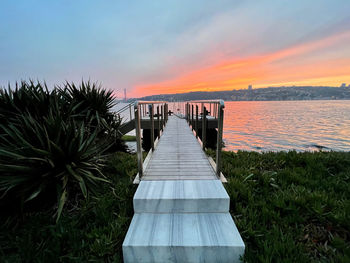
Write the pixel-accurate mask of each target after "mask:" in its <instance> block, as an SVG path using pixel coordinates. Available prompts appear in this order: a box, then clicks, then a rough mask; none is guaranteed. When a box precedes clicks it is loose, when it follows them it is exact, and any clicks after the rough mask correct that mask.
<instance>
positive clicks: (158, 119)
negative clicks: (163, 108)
mask: <svg viewBox="0 0 350 263" xmlns="http://www.w3.org/2000/svg"><path fill="white" fill-rule="evenodd" d="M157 121H158V139H159V138H160V116H159V105H158V106H157Z"/></svg>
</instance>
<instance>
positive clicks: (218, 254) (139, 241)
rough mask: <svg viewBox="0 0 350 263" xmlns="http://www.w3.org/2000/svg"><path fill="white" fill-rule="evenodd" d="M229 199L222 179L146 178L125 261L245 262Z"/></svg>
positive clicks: (126, 242) (127, 239) (125, 247)
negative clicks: (150, 179) (242, 257)
mask: <svg viewBox="0 0 350 263" xmlns="http://www.w3.org/2000/svg"><path fill="white" fill-rule="evenodd" d="M229 203H230V199H229V196H228V195H227V193H226V191H225V188H224V187H223V185H222V183H221V181H220V180H173V181H171V180H162V181H141V182H140V185H139V187H138V189H137V191H136V193H135V196H134V210H135V215H134V217H133V219H132V222H131V225H130V227H129V230H128V233H127V235H126V237H125V240H124V243H123V256H124V262H126V263H129V262H159V263H165V262H181V263H185V262H211V263H212V262H240V256H242V255H243V254H244V249H245V245H244V243H243V240H242V238H241V236H240V234H239V232H238V230H237V228H236V226H235V223H234V221H233V220H232V217H231V215H230V214H229Z"/></svg>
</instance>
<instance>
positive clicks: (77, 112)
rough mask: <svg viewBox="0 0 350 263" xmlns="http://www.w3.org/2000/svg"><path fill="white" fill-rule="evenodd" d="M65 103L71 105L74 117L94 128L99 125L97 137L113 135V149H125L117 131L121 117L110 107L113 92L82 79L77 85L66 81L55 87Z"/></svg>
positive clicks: (112, 100)
mask: <svg viewBox="0 0 350 263" xmlns="http://www.w3.org/2000/svg"><path fill="white" fill-rule="evenodd" d="M57 90H58V93H59V94H60V96H61V97H62V99H63V100H64V101H65V103H66V104H67V105H71V106H72V109H73V111H72V116H74V119H76V120H80V121H85V122H86V123H88V124H89V126H90V127H91V128H92V129H94V128H96V127H99V134H98V138H103V137H104V136H108V137H113V143H112V145H111V148H110V149H112V150H113V151H126V150H127V147H126V145H125V143H124V141H123V140H122V139H121V136H122V135H121V134H120V133H119V132H118V131H119V127H120V125H121V119H117V118H115V116H114V114H113V113H112V108H113V106H114V105H115V104H116V100H115V98H114V97H113V92H112V91H110V90H105V89H102V87H101V86H100V85H98V84H97V83H92V82H90V81H88V82H84V81H82V82H81V84H80V85H79V86H77V85H75V84H74V83H68V82H66V83H65V84H64V86H63V87H58V88H57Z"/></svg>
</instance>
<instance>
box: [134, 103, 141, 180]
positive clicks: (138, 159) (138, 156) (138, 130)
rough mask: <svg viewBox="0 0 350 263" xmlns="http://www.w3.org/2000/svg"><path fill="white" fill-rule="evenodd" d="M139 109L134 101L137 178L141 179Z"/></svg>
mask: <svg viewBox="0 0 350 263" xmlns="http://www.w3.org/2000/svg"><path fill="white" fill-rule="evenodd" d="M141 105H142V104H141ZM140 110H141V107H140V105H139V104H138V103H137V102H136V103H135V129H136V146H137V165H138V169H139V179H141V177H142V176H143V160H142V144H141V121H140Z"/></svg>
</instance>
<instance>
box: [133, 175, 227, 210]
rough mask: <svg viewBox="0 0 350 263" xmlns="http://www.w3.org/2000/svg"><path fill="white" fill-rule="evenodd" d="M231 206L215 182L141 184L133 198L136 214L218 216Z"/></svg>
mask: <svg viewBox="0 0 350 263" xmlns="http://www.w3.org/2000/svg"><path fill="white" fill-rule="evenodd" d="M145 179H147V176H145ZM229 206H230V198H229V196H228V194H227V193H226V191H225V188H224V187H223V185H222V183H221V181H220V180H216V179H214V180H172V181H167V180H164V181H141V182H140V184H139V187H138V188H137V191H136V193H135V195H134V211H135V213H188V212H190V213H195V212H208V213H210V212H214V213H219V212H228V211H229Z"/></svg>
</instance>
